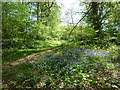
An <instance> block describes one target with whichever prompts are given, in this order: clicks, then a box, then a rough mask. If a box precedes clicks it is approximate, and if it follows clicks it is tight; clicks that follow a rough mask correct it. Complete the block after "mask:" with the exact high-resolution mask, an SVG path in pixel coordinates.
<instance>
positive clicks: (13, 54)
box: [2, 41, 64, 63]
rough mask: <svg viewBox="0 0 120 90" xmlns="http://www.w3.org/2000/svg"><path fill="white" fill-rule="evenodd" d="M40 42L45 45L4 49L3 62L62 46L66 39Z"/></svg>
mask: <svg viewBox="0 0 120 90" xmlns="http://www.w3.org/2000/svg"><path fill="white" fill-rule="evenodd" d="M58 42H59V43H58ZM39 43H42V44H43V45H41V46H38V47H36V48H35V49H20V50H15V49H14V48H12V49H6V50H3V55H2V62H3V63H7V62H13V61H16V60H17V59H19V58H23V57H26V56H28V55H30V54H32V53H36V52H43V51H45V50H47V49H51V47H56V48H57V47H60V46H61V45H62V44H63V43H64V41H51V43H48V41H46V42H39Z"/></svg>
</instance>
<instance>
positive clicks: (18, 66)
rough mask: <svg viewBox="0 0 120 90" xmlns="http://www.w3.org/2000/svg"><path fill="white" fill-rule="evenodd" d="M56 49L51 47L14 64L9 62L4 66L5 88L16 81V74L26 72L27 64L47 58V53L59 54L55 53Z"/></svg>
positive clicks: (3, 78) (3, 79)
mask: <svg viewBox="0 0 120 90" xmlns="http://www.w3.org/2000/svg"><path fill="white" fill-rule="evenodd" d="M54 48H55V47H51V48H48V49H45V50H42V51H41V52H37V53H32V54H31V55H28V56H27V57H23V58H20V59H18V60H16V61H13V62H8V63H6V64H2V74H3V75H2V81H3V84H2V86H3V87H8V86H9V83H10V81H11V80H15V79H16V74H18V73H19V72H20V71H21V70H25V69H26V67H27V64H26V62H27V63H31V62H34V60H37V59H38V60H39V58H41V57H43V56H45V55H46V54H47V53H57V52H56V51H53V49H54Z"/></svg>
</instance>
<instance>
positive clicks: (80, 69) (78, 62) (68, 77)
mask: <svg viewBox="0 0 120 90" xmlns="http://www.w3.org/2000/svg"><path fill="white" fill-rule="evenodd" d="M31 65H32V67H31V68H30V69H29V72H27V73H26V72H22V73H21V74H19V78H20V79H21V80H22V81H21V83H19V86H20V87H22V88H42V87H44V88H51V89H52V88H70V87H78V88H83V87H85V88H90V87H91V86H92V87H93V88H97V87H98V86H99V87H100V88H101V89H102V88H114V86H116V84H117V82H116V81H115V80H117V79H115V78H114V80H113V79H111V78H113V76H112V75H111V74H112V73H111V71H113V70H115V69H116V70H117V69H118V68H119V65H118V64H115V63H112V61H111V60H110V57H109V52H108V53H107V52H104V51H99V50H91V49H86V50H84V49H76V48H64V49H61V50H60V51H59V52H58V54H55V53H52V54H51V53H48V55H46V56H45V57H42V58H41V59H40V60H35V61H34V62H33V63H31ZM33 71H35V72H33ZM107 73H109V74H107ZM104 74H107V75H109V77H111V78H109V77H106V76H102V75H104ZM103 80H104V82H103ZM113 82H114V83H113ZM16 84H17V83H16ZM11 85H13V84H12V83H11ZM13 86H14V85H13ZM116 88H118V86H116Z"/></svg>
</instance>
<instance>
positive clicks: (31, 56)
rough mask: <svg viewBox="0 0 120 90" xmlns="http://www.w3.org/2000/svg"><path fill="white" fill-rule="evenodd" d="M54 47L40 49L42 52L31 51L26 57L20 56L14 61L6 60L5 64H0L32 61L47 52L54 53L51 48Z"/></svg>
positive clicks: (9, 64) (12, 64) (8, 64)
mask: <svg viewBox="0 0 120 90" xmlns="http://www.w3.org/2000/svg"><path fill="white" fill-rule="evenodd" d="M54 48H55V47H51V48H48V49H45V50H42V52H37V53H32V54H31V55H28V56H27V57H23V58H20V59H18V60H16V61H14V62H8V63H6V64H3V65H2V66H14V65H18V64H21V63H25V62H32V61H34V60H36V59H38V58H40V57H43V56H45V55H46V54H47V53H49V52H52V53H56V52H55V51H53V50H52V49H54Z"/></svg>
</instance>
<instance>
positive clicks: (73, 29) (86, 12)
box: [69, 8, 91, 37]
mask: <svg viewBox="0 0 120 90" xmlns="http://www.w3.org/2000/svg"><path fill="white" fill-rule="evenodd" d="M90 10H91V8H90V9H89V10H88V11H87V12H86V13H85V15H84V16H83V17H82V18H81V19H80V20H79V21H78V22H77V23H76V25H75V26H74V27H73V29H72V30H71V31H70V33H69V37H70V35H71V33H72V31H73V30H74V29H75V28H76V27H77V25H78V24H79V23H80V21H82V20H83V19H84V18H85V17H86V15H87V14H88V13H89V11H90Z"/></svg>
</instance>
